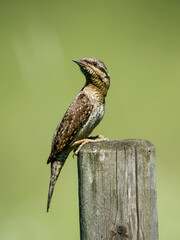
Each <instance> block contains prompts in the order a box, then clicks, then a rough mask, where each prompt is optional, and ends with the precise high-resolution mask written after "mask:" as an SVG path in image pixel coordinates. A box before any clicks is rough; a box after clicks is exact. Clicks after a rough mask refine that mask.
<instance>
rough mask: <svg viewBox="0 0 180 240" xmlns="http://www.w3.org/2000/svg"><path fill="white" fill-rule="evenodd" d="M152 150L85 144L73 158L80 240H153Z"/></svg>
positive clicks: (145, 145)
mask: <svg viewBox="0 0 180 240" xmlns="http://www.w3.org/2000/svg"><path fill="white" fill-rule="evenodd" d="M155 161H156V160H155V148H154V146H153V145H152V143H150V142H149V141H146V140H123V141H107V142H101V143H89V144H87V145H85V146H84V147H83V148H82V149H81V151H80V152H79V155H78V175H79V206H80V234H81V240H118V239H131V240H141V239H142V240H157V239H158V219H157V199H156V162H155Z"/></svg>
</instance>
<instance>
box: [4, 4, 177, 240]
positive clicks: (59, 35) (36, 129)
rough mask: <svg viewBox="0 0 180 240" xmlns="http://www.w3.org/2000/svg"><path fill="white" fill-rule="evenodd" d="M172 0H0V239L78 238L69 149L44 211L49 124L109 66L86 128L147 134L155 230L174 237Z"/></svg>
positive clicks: (114, 135)
mask: <svg viewBox="0 0 180 240" xmlns="http://www.w3.org/2000/svg"><path fill="white" fill-rule="evenodd" d="M179 26H180V2H179V1H174V0H172V1H166V0H163V1H155V0H152V1H132V0H128V1H127V0H118V1H115V0H114V1H107V0H103V1H102V0H91V1H83V0H80V1H78V0H77V1H73V0H67V1H57V0H56V1H47V0H44V1H42V0H36V1H34V0H31V1H23V0H14V1H5V0H1V1H0V36H1V37H0V107H1V117H0V119H1V120H0V121H1V124H0V133H1V134H0V137H1V139H0V141H1V144H0V148H1V150H0V151H1V167H0V189H1V197H0V239H2V240H11V239H13V240H21V239H26V240H28V239H44V240H48V239H64V240H69V239H74V240H78V239H79V219H78V218H79V216H78V214H79V212H78V184H77V162H76V159H72V154H71V155H70V157H69V158H68V160H67V162H66V164H65V166H64V168H63V171H62V173H61V176H60V178H59V181H58V183H57V185H56V188H55V193H54V196H53V200H52V204H51V209H50V212H49V213H48V214H47V213H46V200H47V191H48V185H49V177H50V166H47V165H46V160H47V157H48V154H49V152H50V144H51V139H52V135H53V132H54V130H55V127H56V125H57V123H58V122H59V120H60V119H61V117H62V116H63V114H64V112H65V111H66V109H67V107H68V106H69V104H70V103H71V102H72V101H73V99H74V97H75V96H76V95H77V93H78V92H79V90H80V89H81V88H82V86H83V84H84V82H85V79H84V77H83V75H82V74H81V72H80V71H79V68H78V67H77V66H76V65H75V64H74V63H73V62H72V61H71V60H72V59H80V58H82V57H96V58H99V59H102V60H103V61H104V62H105V64H106V66H107V68H108V70H109V73H110V75H111V87H110V90H109V93H108V96H107V99H106V114H105V117H104V119H103V121H102V122H101V124H100V125H99V126H98V127H97V128H96V130H95V131H94V132H93V135H96V134H103V135H104V136H106V137H108V138H110V139H126V138H142V139H148V140H150V141H152V143H153V144H154V145H155V147H156V154H157V190H158V217H159V235H160V239H163V240H169V239H173V240H176V239H179V235H180V228H179V216H180V207H179V203H180V190H179V182H180V175H179V169H180V161H179V134H180V127H179V125H180V113H179V109H180V107H179V104H180V101H179V100H180V96H179V89H180V27H179Z"/></svg>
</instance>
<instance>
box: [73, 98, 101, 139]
mask: <svg viewBox="0 0 180 240" xmlns="http://www.w3.org/2000/svg"><path fill="white" fill-rule="evenodd" d="M104 110H105V106H104V104H100V103H95V104H94V106H93V110H92V112H91V114H90V116H89V117H88V119H87V121H85V123H84V124H83V125H82V126H81V128H80V130H79V131H78V134H77V136H76V139H82V138H86V137H88V136H89V134H90V133H91V132H92V131H93V129H94V128H95V127H96V126H97V125H98V124H99V122H100V121H101V120H102V118H103V116H104Z"/></svg>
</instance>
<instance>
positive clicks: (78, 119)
mask: <svg viewBox="0 0 180 240" xmlns="http://www.w3.org/2000/svg"><path fill="white" fill-rule="evenodd" d="M92 109H93V105H92V104H91V102H90V100H89V98H88V96H87V95H86V94H84V93H83V92H80V93H79V95H78V96H77V98H76V99H75V100H74V101H73V103H72V104H71V105H70V107H69V108H68V110H67V112H66V113H65V115H64V117H63V119H62V120H61V122H60V123H59V125H58V126H57V129H56V131H55V133H54V137H53V140H52V150H51V154H50V156H49V158H48V161H47V163H49V162H51V161H53V159H56V157H57V156H58V154H59V153H60V152H61V151H63V150H64V149H65V148H66V147H68V145H69V144H70V143H71V142H72V141H73V138H74V136H75V135H76V134H77V132H78V130H79V129H80V128H81V126H82V125H83V124H84V123H85V122H86V121H87V120H88V118H89V115H90V114H91V112H92Z"/></svg>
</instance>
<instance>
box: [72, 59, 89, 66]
mask: <svg viewBox="0 0 180 240" xmlns="http://www.w3.org/2000/svg"><path fill="white" fill-rule="evenodd" d="M72 61H73V62H75V63H77V64H78V65H79V66H84V65H86V62H85V61H83V60H74V59H73V60H72Z"/></svg>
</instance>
